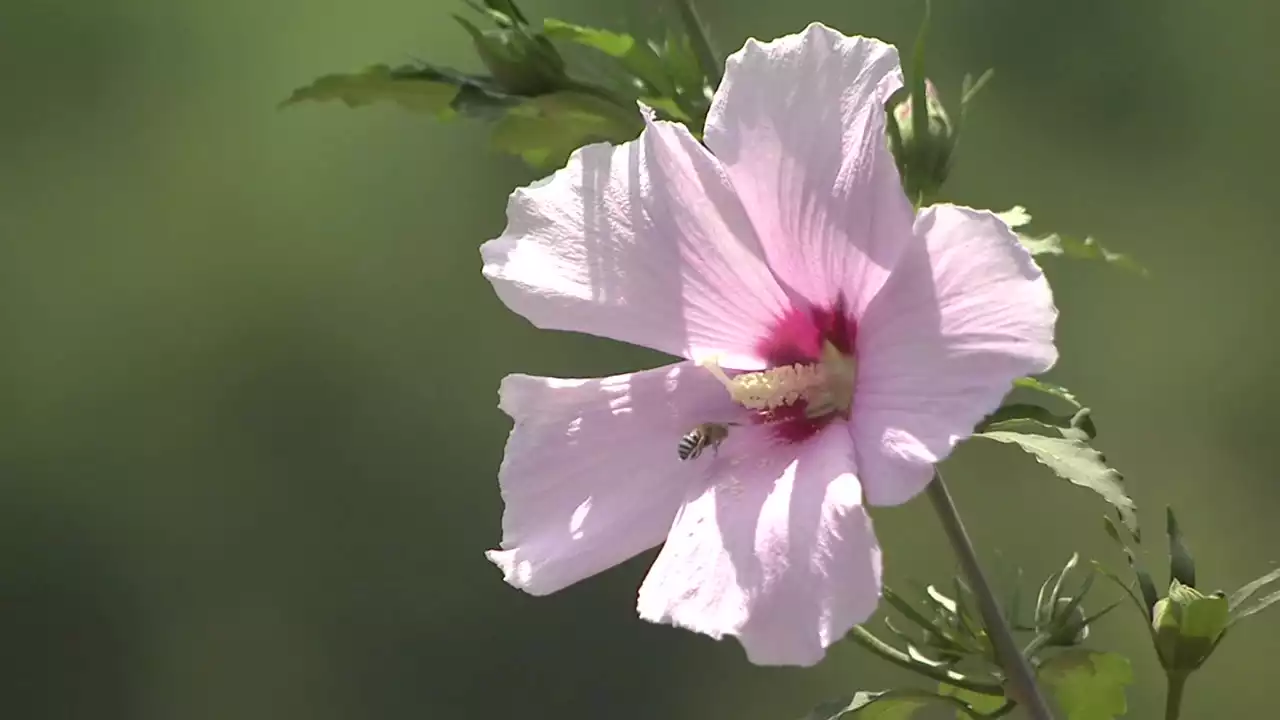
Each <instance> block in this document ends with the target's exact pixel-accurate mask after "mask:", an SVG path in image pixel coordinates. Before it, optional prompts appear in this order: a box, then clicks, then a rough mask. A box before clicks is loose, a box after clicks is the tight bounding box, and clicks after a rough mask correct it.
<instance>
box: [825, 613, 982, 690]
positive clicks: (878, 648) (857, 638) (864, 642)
mask: <svg viewBox="0 0 1280 720" xmlns="http://www.w3.org/2000/svg"><path fill="white" fill-rule="evenodd" d="M849 639H851V640H853V641H854V642H856V643H858V644H859V645H861V646H862V647H864V648H866V649H867V650H870V651H871V652H873V653H875V654H876V655H878V656H880V658H881V659H883V660H887V661H889V662H891V663H893V664H894V665H897V666H898V667H902V668H906V669H907V670H910V671H912V672H914V673H919V674H920V675H924V676H925V677H927V678H929V679H931V680H937V681H938V682H940V683H946V684H948V685H953V686H955V687H958V688H963V689H965V690H969V691H970V692H975V693H979V694H981V695H994V696H1000V697H1003V696H1004V688H1002V687H1000V685H999V684H998V683H992V682H983V681H981V680H974V679H972V678H970V677H968V676H967V675H961V674H960V673H958V672H955V671H954V670H947V669H945V668H940V667H933V666H931V665H925V664H924V663H919V662H916V661H915V660H912V659H911V656H910V655H908V654H906V653H904V652H902V651H901V650H899V649H898V648H896V647H894V646H892V645H890V644H888V643H886V642H885V641H883V640H881V639H880V638H878V637H876V636H875V635H874V634H872V633H871V632H870V631H868V630H867V629H866V628H864V627H862V626H861V625H855V626H854V627H853V629H852V630H850V631H849Z"/></svg>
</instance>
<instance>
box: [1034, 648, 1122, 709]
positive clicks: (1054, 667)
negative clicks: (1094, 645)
mask: <svg viewBox="0 0 1280 720" xmlns="http://www.w3.org/2000/svg"><path fill="white" fill-rule="evenodd" d="M1038 674H1039V677H1040V680H1041V681H1043V682H1044V683H1045V684H1046V685H1048V686H1049V687H1050V689H1051V690H1052V691H1053V696H1054V698H1055V699H1056V700H1057V701H1058V707H1059V708H1061V709H1062V712H1063V713H1064V714H1065V718H1066V720H1112V719H1113V718H1117V717H1120V716H1122V715H1124V714H1125V712H1127V711H1128V709H1129V707H1128V703H1127V701H1126V699H1125V687H1126V686H1128V685H1130V684H1132V683H1133V668H1132V667H1131V666H1130V664H1129V660H1128V659H1127V658H1125V657H1124V656H1123V655H1118V654H1116V653H1103V652H1095V651H1092V650H1085V649H1083V648H1076V649H1072V650H1067V651H1065V652H1063V653H1060V654H1058V655H1054V656H1053V657H1051V658H1049V659H1047V660H1045V661H1044V662H1043V663H1041V665H1040V668H1039V671H1038Z"/></svg>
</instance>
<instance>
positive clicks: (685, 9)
mask: <svg viewBox="0 0 1280 720" xmlns="http://www.w3.org/2000/svg"><path fill="white" fill-rule="evenodd" d="M693 1H694V0H676V12H677V14H678V15H679V16H680V23H681V24H682V25H683V26H684V31H685V36H686V37H687V38H688V39H689V48H690V50H691V51H692V52H693V55H694V57H695V58H696V59H697V63H698V68H699V69H700V70H701V76H702V77H703V78H704V79H705V81H706V82H709V83H710V84H711V86H712V87H716V86H718V85H719V84H720V76H721V75H722V74H723V72H724V60H722V59H721V58H720V57H719V56H718V55H717V54H716V51H715V49H714V48H712V46H711V33H710V31H709V30H707V26H706V25H705V24H704V23H703V22H702V18H700V17H698V9H697V8H695V7H694V5H693Z"/></svg>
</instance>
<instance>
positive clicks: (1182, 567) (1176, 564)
mask: <svg viewBox="0 0 1280 720" xmlns="http://www.w3.org/2000/svg"><path fill="white" fill-rule="evenodd" d="M1165 528H1166V530H1167V532H1168V534H1169V577H1171V578H1173V579H1174V580H1177V581H1178V582H1180V583H1182V584H1183V585H1186V586H1188V587H1195V586H1196V561H1195V559H1194V558H1192V557H1191V553H1190V552H1189V551H1188V550H1187V546H1186V544H1185V543H1183V540H1182V530H1181V529H1180V528H1179V527H1178V519H1177V518H1176V517H1174V514H1173V508H1171V507H1166V508H1165Z"/></svg>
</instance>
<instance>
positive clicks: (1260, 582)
mask: <svg viewBox="0 0 1280 720" xmlns="http://www.w3.org/2000/svg"><path fill="white" fill-rule="evenodd" d="M1276 580H1280V568H1276V569H1275V570H1272V571H1271V572H1269V573H1267V574H1266V575H1263V576H1262V577H1260V578H1258V579H1257V580H1254V581H1253V582H1250V583H1247V584H1245V585H1243V586H1241V587H1240V589H1239V590H1236V591H1235V592H1233V593H1231V600H1230V603H1229V604H1230V607H1231V612H1233V613H1234V612H1235V611H1236V610H1237V609H1238V608H1239V607H1240V606H1241V605H1243V604H1244V602H1245V601H1246V600H1248V599H1249V598H1251V597H1253V595H1254V593H1256V592H1258V591H1259V590H1261V589H1262V588H1264V587H1266V586H1267V585H1270V584H1271V583H1273V582H1275V581H1276Z"/></svg>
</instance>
